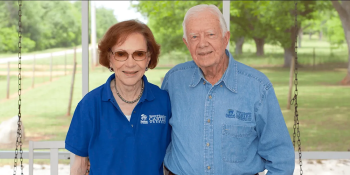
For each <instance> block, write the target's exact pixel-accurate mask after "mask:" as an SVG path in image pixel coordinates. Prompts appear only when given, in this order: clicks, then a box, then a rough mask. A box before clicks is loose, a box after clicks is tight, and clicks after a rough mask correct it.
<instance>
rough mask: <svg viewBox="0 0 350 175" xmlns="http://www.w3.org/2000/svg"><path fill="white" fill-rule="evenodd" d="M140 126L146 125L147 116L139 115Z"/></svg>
mask: <svg viewBox="0 0 350 175" xmlns="http://www.w3.org/2000/svg"><path fill="white" fill-rule="evenodd" d="M141 124H148V121H147V115H145V114H141Z"/></svg>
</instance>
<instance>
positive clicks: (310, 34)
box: [309, 32, 312, 40]
mask: <svg viewBox="0 0 350 175" xmlns="http://www.w3.org/2000/svg"><path fill="white" fill-rule="evenodd" d="M311 36H312V33H311V32H310V33H309V40H311Z"/></svg>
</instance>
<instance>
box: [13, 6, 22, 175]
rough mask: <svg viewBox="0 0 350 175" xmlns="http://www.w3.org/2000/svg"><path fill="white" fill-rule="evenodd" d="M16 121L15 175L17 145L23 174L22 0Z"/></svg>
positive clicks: (14, 173) (19, 23)
mask: <svg viewBox="0 0 350 175" xmlns="http://www.w3.org/2000/svg"><path fill="white" fill-rule="evenodd" d="M18 8H19V9H18V122H17V127H18V128H17V139H16V149H15V159H14V169H13V175H16V171H17V156H18V146H19V152H20V155H21V156H20V161H21V175H23V150H22V145H23V143H22V122H21V117H22V116H21V90H22V87H21V80H22V76H21V70H22V67H21V66H22V65H21V58H22V55H21V53H22V21H21V20H22V0H18Z"/></svg>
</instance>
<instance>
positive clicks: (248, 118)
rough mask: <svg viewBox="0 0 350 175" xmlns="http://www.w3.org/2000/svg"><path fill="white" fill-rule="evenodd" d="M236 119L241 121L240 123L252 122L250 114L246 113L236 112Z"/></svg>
mask: <svg viewBox="0 0 350 175" xmlns="http://www.w3.org/2000/svg"><path fill="white" fill-rule="evenodd" d="M236 118H237V119H238V120H242V121H251V120H252V114H251V113H246V112H240V111H236Z"/></svg>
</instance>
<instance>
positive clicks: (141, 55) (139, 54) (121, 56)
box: [114, 51, 146, 61]
mask: <svg viewBox="0 0 350 175" xmlns="http://www.w3.org/2000/svg"><path fill="white" fill-rule="evenodd" d="M128 57H129V54H128V53H127V52H126V51H117V52H115V53H114V58H115V59H116V60H118V61H125V60H127V59H128ZM132 57H133V58H134V60H136V61H142V60H144V59H145V58H146V52H145V51H135V52H134V53H132Z"/></svg>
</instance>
